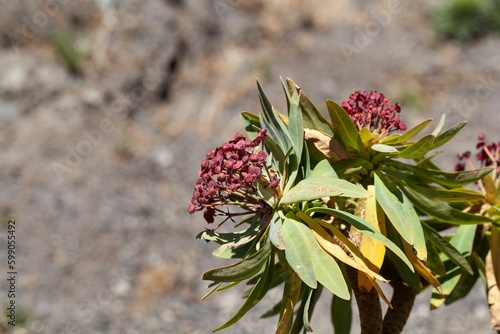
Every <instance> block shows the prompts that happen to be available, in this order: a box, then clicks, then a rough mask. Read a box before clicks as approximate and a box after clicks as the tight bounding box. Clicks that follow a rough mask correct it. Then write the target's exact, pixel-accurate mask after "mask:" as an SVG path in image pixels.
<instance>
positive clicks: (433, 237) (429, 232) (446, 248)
mask: <svg viewBox="0 0 500 334" xmlns="http://www.w3.org/2000/svg"><path fill="white" fill-rule="evenodd" d="M422 227H423V228H424V232H425V235H426V237H427V238H428V240H430V241H431V242H432V243H433V244H434V245H435V246H436V247H437V248H438V249H439V250H440V251H441V252H443V253H444V254H446V256H447V257H448V259H450V260H451V261H452V262H454V263H455V264H456V265H457V266H459V267H460V268H462V269H463V270H464V271H466V272H468V273H469V274H470V275H473V274H474V271H473V270H472V268H471V266H470V265H469V262H468V261H467V260H466V259H465V258H464V257H463V256H462V254H460V253H459V252H458V251H457V250H456V249H455V247H453V246H452V245H451V244H450V243H449V242H448V240H446V239H445V238H443V237H442V236H441V235H440V234H439V233H438V232H437V231H436V230H434V229H433V228H432V227H430V226H429V225H427V224H425V223H422Z"/></svg>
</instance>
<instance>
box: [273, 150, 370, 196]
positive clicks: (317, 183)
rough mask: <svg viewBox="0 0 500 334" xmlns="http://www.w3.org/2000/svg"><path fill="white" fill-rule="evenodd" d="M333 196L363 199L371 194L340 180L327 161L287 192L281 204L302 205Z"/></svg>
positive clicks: (322, 162) (323, 161)
mask: <svg viewBox="0 0 500 334" xmlns="http://www.w3.org/2000/svg"><path fill="white" fill-rule="evenodd" d="M333 196H342V197H354V198H362V197H369V196H370V193H369V192H368V191H366V190H365V189H363V188H361V187H359V186H357V185H355V184H353V183H351V182H348V181H345V180H341V179H339V178H338V177H337V174H336V173H335V171H334V169H333V168H332V167H331V166H330V163H329V162H328V160H326V159H325V160H322V161H321V162H319V163H318V164H317V165H316V167H315V168H314V170H313V171H312V172H311V175H310V176H309V177H308V178H307V179H304V180H302V181H300V182H299V183H297V185H296V186H295V187H293V188H292V189H290V190H288V191H286V192H285V193H284V194H283V197H282V198H281V200H280V204H288V203H300V202H303V201H310V200H314V199H318V198H323V197H333Z"/></svg>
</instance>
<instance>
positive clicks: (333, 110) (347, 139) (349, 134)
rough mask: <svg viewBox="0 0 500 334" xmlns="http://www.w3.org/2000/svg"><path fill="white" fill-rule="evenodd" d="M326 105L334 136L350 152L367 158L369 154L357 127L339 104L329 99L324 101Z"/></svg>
mask: <svg viewBox="0 0 500 334" xmlns="http://www.w3.org/2000/svg"><path fill="white" fill-rule="evenodd" d="M326 107H327V109H328V113H329V114H330V118H331V119H332V124H333V129H334V132H335V138H336V139H338V140H340V141H341V143H342V144H343V145H344V147H345V148H346V149H347V150H348V151H349V152H350V153H355V155H358V156H360V157H361V158H363V159H366V160H369V159H370V156H369V155H368V152H367V151H366V149H365V147H364V146H363V142H362V141H361V137H360V136H359V132H358V129H357V128H356V126H355V125H354V123H353V122H352V120H351V118H350V117H349V115H348V114H347V112H346V111H345V110H344V109H343V108H342V107H341V106H339V105H338V104H336V103H335V102H333V101H330V100H327V101H326Z"/></svg>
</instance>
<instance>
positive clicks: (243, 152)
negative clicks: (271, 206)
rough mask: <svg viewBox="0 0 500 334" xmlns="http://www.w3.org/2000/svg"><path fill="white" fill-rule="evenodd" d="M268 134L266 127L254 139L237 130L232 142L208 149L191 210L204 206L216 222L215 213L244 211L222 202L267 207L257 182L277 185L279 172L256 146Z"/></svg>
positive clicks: (210, 219) (249, 207)
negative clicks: (267, 161)
mask: <svg viewBox="0 0 500 334" xmlns="http://www.w3.org/2000/svg"><path fill="white" fill-rule="evenodd" d="M266 136H267V130H265V129H262V130H261V131H260V132H259V133H258V134H257V136H256V138H255V139H254V140H249V139H247V138H245V137H244V136H243V135H242V134H241V133H237V134H236V135H235V136H234V138H233V139H231V140H230V141H229V142H227V143H224V144H222V145H221V146H219V147H217V148H216V149H215V150H213V151H210V152H208V153H207V155H206V158H205V160H203V161H202V163H201V167H200V171H199V172H198V176H199V177H198V179H197V180H196V182H195V187H194V191H193V197H192V198H191V204H190V205H189V207H188V212H189V213H194V212H196V211H202V210H204V218H205V220H206V221H207V222H208V223H213V222H214V220H215V216H227V217H228V218H227V219H230V218H231V217H233V216H236V215H241V214H242V212H241V210H240V212H238V213H230V212H229V211H228V210H226V211H224V210H222V209H221V208H220V207H222V206H226V205H236V206H240V207H241V208H243V209H244V211H252V212H257V211H262V210H264V209H267V205H266V203H265V202H264V201H263V200H262V199H261V198H259V195H258V191H257V182H258V180H261V181H263V182H264V183H265V184H266V185H267V186H269V187H271V188H276V187H277V186H278V182H276V181H277V176H276V175H275V174H273V173H272V172H270V171H268V170H267V167H266V159H267V154H266V152H264V151H259V150H258V149H257V148H258V146H259V145H260V144H261V143H262V142H263V141H264V139H265V138H266ZM264 171H266V172H267V178H266V177H265V176H264V174H263V172H264ZM243 213H245V214H246V212H243ZM227 219H226V220H227ZM224 221H225V220H224Z"/></svg>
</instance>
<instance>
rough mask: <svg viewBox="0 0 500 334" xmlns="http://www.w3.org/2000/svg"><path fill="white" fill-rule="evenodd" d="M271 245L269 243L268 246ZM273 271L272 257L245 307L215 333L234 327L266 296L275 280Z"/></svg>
mask: <svg viewBox="0 0 500 334" xmlns="http://www.w3.org/2000/svg"><path fill="white" fill-rule="evenodd" d="M267 245H269V243H268V244H267ZM273 269H274V257H273V256H271V257H270V258H269V259H268V262H267V264H266V267H265V270H264V273H263V274H262V276H261V277H260V278H259V280H258V281H257V283H256V284H255V285H254V287H253V288H252V291H251V292H250V294H249V295H248V297H247V299H246V300H245V302H244V303H243V306H242V307H241V308H240V309H239V310H238V312H237V313H236V314H235V315H234V316H233V317H232V318H231V319H230V320H229V321H228V322H226V323H225V324H224V325H222V326H220V327H218V328H216V329H214V330H213V331H214V332H217V331H220V330H222V329H225V328H228V327H230V326H232V325H234V324H235V323H236V322H238V320H240V319H241V318H243V316H244V315H245V314H246V313H247V312H248V311H249V310H250V309H251V308H252V307H254V306H255V305H256V304H257V303H258V302H260V300H261V299H262V298H263V297H264V296H265V295H266V293H267V291H268V290H269V287H270V286H271V282H272V280H273Z"/></svg>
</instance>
